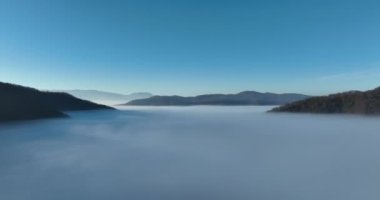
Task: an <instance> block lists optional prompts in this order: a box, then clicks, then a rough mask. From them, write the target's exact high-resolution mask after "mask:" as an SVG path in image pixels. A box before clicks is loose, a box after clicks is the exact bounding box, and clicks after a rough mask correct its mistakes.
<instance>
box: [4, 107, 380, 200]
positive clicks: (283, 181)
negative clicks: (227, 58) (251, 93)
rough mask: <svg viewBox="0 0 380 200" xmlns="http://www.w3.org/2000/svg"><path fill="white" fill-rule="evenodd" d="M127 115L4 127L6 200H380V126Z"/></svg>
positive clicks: (367, 121) (182, 110) (237, 115)
mask: <svg viewBox="0 0 380 200" xmlns="http://www.w3.org/2000/svg"><path fill="white" fill-rule="evenodd" d="M124 109H127V110H123V111H115V112H113V111H99V112H74V113H70V115H71V116H72V118H71V119H57V120H42V121H33V122H23V123H12V124H5V125H4V124H3V125H0V199H1V200H3V199H4V200H30V199H35V200H103V199H104V200H126V199H131V200H256V199H257V200H379V199H380V131H379V130H380V129H379V124H380V118H377V117H374V118H371V117H363V116H342V115H333V116H326V115H294V114H268V113H265V111H266V110H268V109H269V107H255V106H248V107H240V106H236V107H235V106H233V107H219V106H210V107H209V106H190V107H125V108H124Z"/></svg>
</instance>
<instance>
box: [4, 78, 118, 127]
mask: <svg viewBox="0 0 380 200" xmlns="http://www.w3.org/2000/svg"><path fill="white" fill-rule="evenodd" d="M97 109H113V108H111V107H108V106H103V105H99V104H95V103H92V102H89V101H85V100H81V99H78V98H76V97H73V96H71V95H69V94H66V93H59V92H42V91H39V90H36V89H33V88H29V87H23V86H19V85H13V84H9V83H2V82H0V122H3V121H14V120H30V119H40V118H53V117H65V116H66V114H65V113H64V112H65V111H78V110H97Z"/></svg>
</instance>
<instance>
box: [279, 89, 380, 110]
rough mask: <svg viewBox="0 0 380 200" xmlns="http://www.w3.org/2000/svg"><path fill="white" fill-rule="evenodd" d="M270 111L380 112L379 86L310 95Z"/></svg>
mask: <svg viewBox="0 0 380 200" xmlns="http://www.w3.org/2000/svg"><path fill="white" fill-rule="evenodd" d="M272 112H298V113H350V114H380V88H377V89H374V90H369V91H365V92H359V91H352V92H345V93H338V94H333V95H329V96H321V97H312V98H309V99H306V100H302V101H298V102H294V103H290V104H287V105H284V106H281V107H278V108H274V109H273V110H272Z"/></svg>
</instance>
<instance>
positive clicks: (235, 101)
mask: <svg viewBox="0 0 380 200" xmlns="http://www.w3.org/2000/svg"><path fill="white" fill-rule="evenodd" d="M309 97H310V96H307V95H302V94H291V93H288V94H275V93H260V92H255V91H245V92H241V93H238V94H207V95H200V96H195V97H182V96H152V97H150V98H146V99H138V100H133V101H130V102H128V103H126V104H124V105H134V106H187V105H283V104H287V103H290V102H294V101H299V100H303V99H306V98H309Z"/></svg>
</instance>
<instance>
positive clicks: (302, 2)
mask: <svg viewBox="0 0 380 200" xmlns="http://www.w3.org/2000/svg"><path fill="white" fill-rule="evenodd" d="M0 81H5V82H12V83H18V84H23V85H28V86H32V87H37V88H39V89H98V90H105V91H112V92H120V93H130V92H139V91H149V92H152V93H155V94H180V95H194V94H202V93H234V92H239V91H242V90H257V91H269V92H300V93H305V94H312V95H318V94H327V93H330V92H337V91H344V90H351V89H359V90H365V89H371V88H374V87H377V86H380V1H379V0H373V1H371V0H356V1H353V0H250V1H248V0H247V1H245V0H228V1H227V0H103V1H100V0H88V1H84V0H0Z"/></svg>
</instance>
